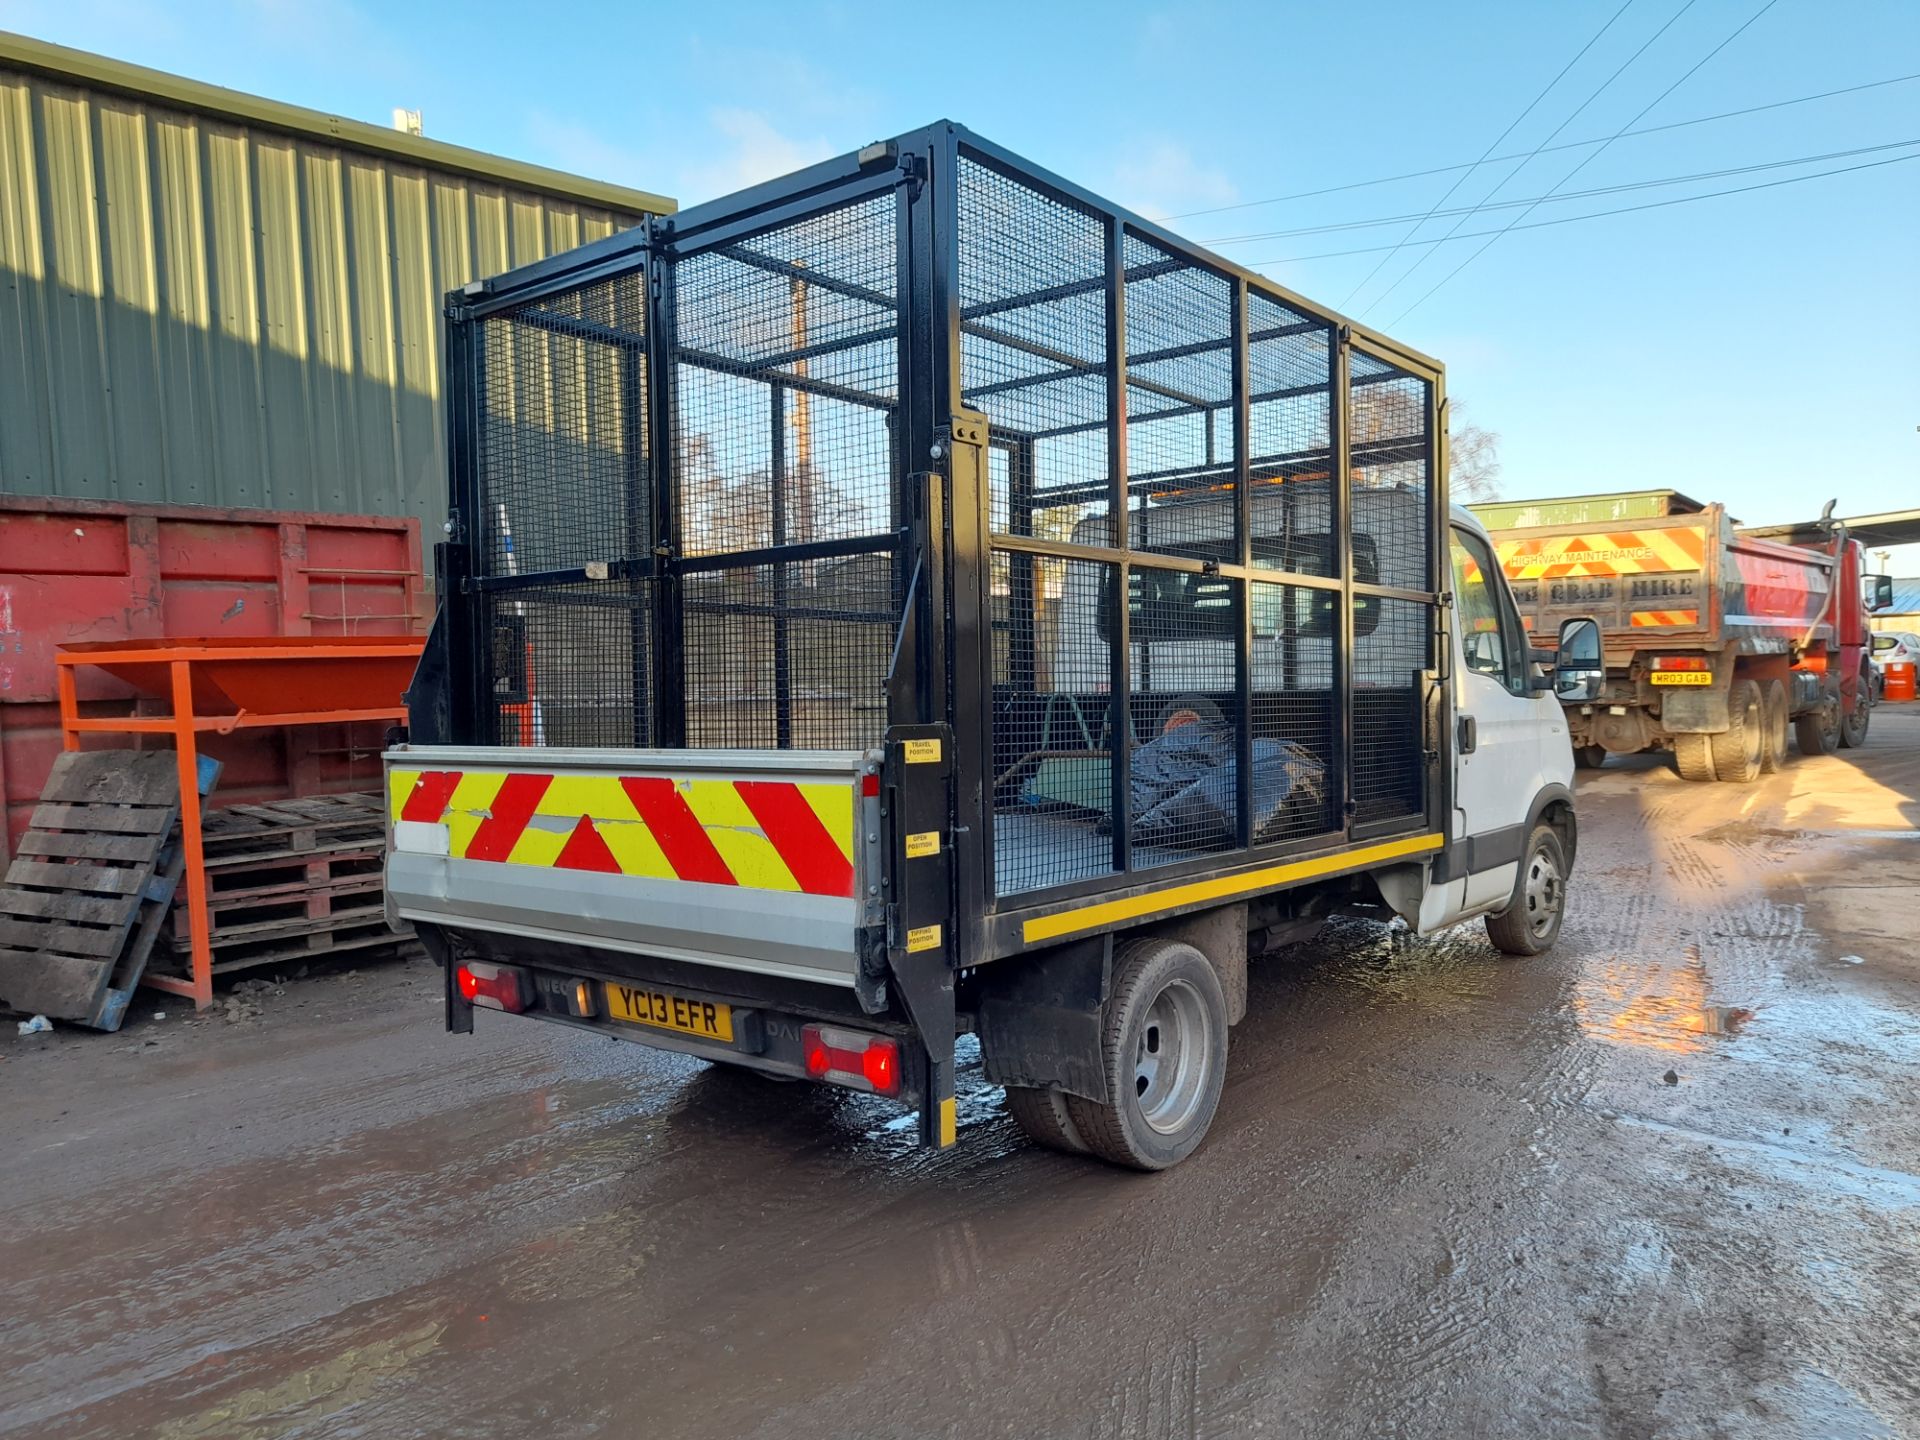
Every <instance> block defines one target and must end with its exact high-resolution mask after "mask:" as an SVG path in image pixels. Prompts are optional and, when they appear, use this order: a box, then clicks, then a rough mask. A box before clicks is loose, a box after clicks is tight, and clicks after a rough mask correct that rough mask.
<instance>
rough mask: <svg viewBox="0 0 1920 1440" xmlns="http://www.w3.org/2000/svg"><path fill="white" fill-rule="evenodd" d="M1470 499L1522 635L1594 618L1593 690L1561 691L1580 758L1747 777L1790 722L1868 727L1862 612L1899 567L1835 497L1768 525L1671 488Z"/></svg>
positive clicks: (1694, 775)
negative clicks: (1887, 564)
mask: <svg viewBox="0 0 1920 1440" xmlns="http://www.w3.org/2000/svg"><path fill="white" fill-rule="evenodd" d="M1475 509H1476V510H1477V511H1478V513H1479V514H1480V516H1481V518H1482V519H1483V520H1484V521H1486V523H1487V525H1488V527H1489V530H1490V531H1491V533H1492V536H1493V540H1494V545H1495V549H1496V553H1497V554H1498V556H1499V560H1500V564H1501V567H1502V569H1504V570H1505V571H1506V575H1507V579H1508V581H1509V582H1510V583H1511V585H1512V587H1513V595H1514V599H1515V600H1516V601H1517V602H1518V603H1519V606H1520V610H1521V613H1522V617H1523V620H1524V623H1525V624H1526V625H1527V628H1528V629H1529V631H1530V632H1531V633H1532V634H1534V635H1536V636H1542V637H1546V636H1552V635H1554V634H1556V633H1557V632H1558V629H1559V626H1560V624H1561V622H1562V621H1563V620H1565V619H1568V618H1570V617H1574V616H1592V617H1594V618H1595V619H1597V620H1598V621H1599V622H1600V630H1601V637H1602V646H1603V650H1604V656H1603V658H1602V660H1601V663H1602V664H1603V665H1604V670H1605V678H1604V681H1603V683H1602V685H1601V690H1600V694H1599V695H1598V696H1597V697H1595V698H1593V699H1591V700H1588V699H1584V698H1581V699H1576V700H1569V701H1568V702H1566V706H1565V708H1566V711H1567V721H1568V726H1569V730H1570V734H1571V739H1572V742H1573V747H1574V756H1575V759H1576V760H1577V762H1578V763H1579V764H1580V765H1581V766H1582V767H1583V768H1589V769H1591V768H1594V767H1597V766H1599V765H1601V764H1602V763H1604V762H1605V760H1606V757H1607V756H1608V755H1610V754H1612V755H1632V754H1636V753H1637V752H1639V751H1642V750H1671V751H1673V754H1674V760H1675V762H1676V764H1677V765H1678V767H1679V770H1680V773H1681V774H1682V775H1683V776H1685V777H1686V778H1687V779H1689V780H1723V781H1731V782H1733V783H1736V784H1745V783H1747V782H1749V781H1752V780H1754V779H1755V778H1757V777H1758V776H1760V775H1761V774H1764V773H1768V772H1771V771H1773V770H1775V769H1777V768H1778V767H1779V766H1780V765H1781V764H1782V763H1783V762H1784V761H1785V758H1786V753H1787V731H1788V729H1789V728H1791V729H1792V730H1793V733H1794V737H1795V739H1796V740H1797V741H1798V742H1799V747H1800V752H1801V753H1802V754H1803V755H1822V754H1827V753H1829V752H1831V751H1832V750H1833V749H1834V748H1835V747H1836V746H1849V747H1851V746H1855V745H1859V744H1861V743H1863V742H1864V741H1865V739H1866V735H1867V722H1868V719H1869V717H1870V715H1871V712H1872V705H1873V685H1872V670H1871V667H1870V660H1869V651H1868V639H1869V637H1868V631H1867V616H1868V613H1869V612H1870V611H1871V610H1873V609H1876V608H1879V607H1881V606H1883V605H1885V604H1886V603H1888V600H1889V598H1890V591H1891V582H1890V581H1888V580H1887V578H1886V577H1885V576H1878V575H1867V574H1866V573H1865V569H1864V559H1865V552H1864V550H1863V549H1862V547H1861V545H1860V543H1859V542H1858V541H1856V540H1853V539H1850V538H1849V537H1848V535H1847V532H1846V527H1845V525H1844V524H1842V523H1840V522H1838V521H1835V520H1833V519H1832V518H1831V515H1832V511H1833V506H1832V504H1829V505H1828V506H1827V508H1826V512H1825V513H1824V514H1823V515H1822V516H1821V518H1820V519H1819V520H1817V521H1812V522H1808V523H1805V524H1798V525H1782V526H1768V527H1740V526H1738V525H1737V524H1736V523H1735V521H1734V520H1733V518H1732V517H1731V516H1729V515H1728V514H1727V512H1726V509H1725V507H1724V506H1721V505H1718V504H1702V503H1700V502H1699V501H1697V500H1693V499H1690V498H1689V497H1687V496H1685V495H1682V494H1679V493H1678V492H1676V491H1672V490H1661V491H1638V492H1631V493H1627V494H1621V495H1592V496H1580V497H1576V498H1574V499H1571V500H1546V501H1519V502H1500V503H1497V504H1489V505H1485V506H1477V507H1475ZM1515 519H1519V520H1545V521H1549V522H1551V523H1545V524H1526V525H1521V526H1515V527H1512V528H1501V525H1502V522H1503V521H1512V520H1515Z"/></svg>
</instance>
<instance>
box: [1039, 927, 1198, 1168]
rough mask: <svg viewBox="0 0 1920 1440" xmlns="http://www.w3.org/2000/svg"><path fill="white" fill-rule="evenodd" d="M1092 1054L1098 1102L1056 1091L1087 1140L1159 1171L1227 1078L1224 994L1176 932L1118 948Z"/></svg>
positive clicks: (1113, 1156) (1112, 1155)
mask: <svg viewBox="0 0 1920 1440" xmlns="http://www.w3.org/2000/svg"><path fill="white" fill-rule="evenodd" d="M1100 1058H1101V1062H1102V1064H1103V1065H1104V1067H1105V1069H1106V1076H1107V1095H1108V1097H1109V1098H1108V1101H1107V1103H1106V1104H1104V1105H1102V1104H1099V1103H1097V1102H1096V1101H1092V1100H1088V1099H1085V1098H1083V1097H1082V1096H1079V1095H1069V1096H1067V1097H1066V1101H1067V1113H1068V1114H1069V1115H1070V1116H1072V1118H1073V1125H1074V1128H1075V1129H1076V1130H1077V1131H1079V1133H1080V1138H1081V1139H1082V1140H1084V1141H1085V1142H1086V1146H1087V1148H1088V1149H1089V1150H1091V1151H1092V1152H1093V1153H1094V1154H1095V1155H1098V1156H1099V1157H1100V1158H1101V1159H1102V1160H1109V1161H1112V1162H1113V1163H1114V1164H1115V1165H1125V1166H1129V1167H1130V1168H1132V1169H1135V1170H1164V1169H1166V1168H1167V1167H1168V1166H1169V1165H1177V1164H1179V1163H1180V1161H1182V1160H1184V1159H1186V1158H1187V1156H1189V1155H1191V1154H1192V1153H1193V1152H1194V1150H1195V1149H1197V1148H1198V1147H1199V1144H1200V1142H1201V1141H1202V1140H1204V1139H1205V1138H1206V1134H1207V1127H1208V1126H1210V1125H1211V1124H1212V1123H1213V1114H1214V1111H1215V1110H1217V1109H1218V1108H1219V1106H1220V1090H1221V1087H1222V1086H1223V1085H1225V1083H1226V1078H1227V1001H1226V996H1225V995H1224V994H1223V993H1222V992H1221V989H1220V977H1219V976H1217V975H1216V974H1215V973H1214V970H1213V966H1212V964H1211V963H1210V962H1209V961H1208V960H1207V957H1206V956H1204V955H1202V954H1201V953H1200V952H1199V951H1198V950H1196V949H1194V948H1193V946H1191V945H1186V944H1182V943H1181V942H1179V941H1176V940H1139V941H1134V942H1132V943H1130V944H1128V945H1126V946H1125V947H1123V949H1122V951H1121V953H1120V954H1119V955H1117V956H1115V959H1114V972H1113V989H1112V991H1111V992H1110V993H1109V994H1108V996H1107V1003H1106V1007H1105V1020H1104V1025H1103V1027H1102V1033H1101V1037H1100Z"/></svg>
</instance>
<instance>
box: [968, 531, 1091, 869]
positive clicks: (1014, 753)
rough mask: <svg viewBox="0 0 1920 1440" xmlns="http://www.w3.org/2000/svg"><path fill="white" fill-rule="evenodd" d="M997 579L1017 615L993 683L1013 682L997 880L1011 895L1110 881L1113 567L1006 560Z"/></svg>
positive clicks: (999, 770)
mask: <svg viewBox="0 0 1920 1440" xmlns="http://www.w3.org/2000/svg"><path fill="white" fill-rule="evenodd" d="M995 569H996V583H1005V584H1007V585H1008V586H1009V587H1010V591H1011V598H1012V601H1013V603H1011V604H1010V606H1009V611H1010V613H1009V616H1008V621H1007V624H1006V625H1005V627H1004V628H1001V627H996V628H995V630H994V636H993V650H994V653H993V665H992V669H993V673H994V675H995V676H996V677H998V676H1000V675H1003V674H1004V675H1008V676H1010V677H1012V678H1011V682H1010V683H996V685H995V688H994V725H993V776H994V785H993V792H992V805H993V855H994V879H995V889H996V892H997V893H998V894H1001V895H1013V894H1018V893H1021V892H1025V891H1030V890H1041V889H1045V888H1047V887H1049V886H1054V885H1065V884H1068V883H1070V882H1072V881H1075V880H1085V879H1088V878H1089V877H1092V876H1097V875H1108V874H1111V873H1112V872H1113V836H1112V833H1111V830H1110V827H1109V820H1108V801H1109V796H1110V795H1111V793H1112V788H1111V785H1110V783H1109V782H1110V779H1111V774H1112V771H1111V766H1112V759H1111V755H1112V752H1111V749H1110V744H1111V741H1110V737H1109V733H1108V732H1109V720H1110V717H1111V715H1112V706H1111V702H1110V700H1109V695H1110V694H1111V678H1110V677H1111V672H1112V651H1111V647H1110V646H1109V644H1108V642H1107V640H1106V639H1105V638H1104V637H1103V636H1102V634H1101V623H1100V622H1101V616H1102V613H1103V610H1104V609H1105V608H1106V606H1105V605H1103V603H1102V598H1103V597H1106V600H1107V603H1108V604H1110V603H1111V596H1112V593H1113V592H1112V586H1113V576H1114V567H1113V566H1111V565H1106V564H1098V563H1093V562H1089V561H1080V560H1075V561H1067V560H1061V559H1055V558H1051V557H1047V556H1033V555H1024V554H1008V553H1006V552H1001V554H999V555H997V556H996V557H995ZM1000 576H1004V577H1005V579H1004V581H1002V580H1001V579H1000V578H999V577H1000Z"/></svg>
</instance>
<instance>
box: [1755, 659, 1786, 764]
mask: <svg viewBox="0 0 1920 1440" xmlns="http://www.w3.org/2000/svg"><path fill="white" fill-rule="evenodd" d="M1760 690H1761V695H1762V699H1761V702H1760V708H1761V713H1762V714H1763V715H1764V716H1765V717H1766V737H1767V739H1766V743H1765V744H1764V745H1763V746H1761V748H1760V768H1761V770H1762V771H1764V772H1765V773H1766V774H1768V775H1772V774H1775V773H1776V772H1778V771H1779V770H1780V768H1781V767H1782V766H1783V765H1785V764H1786V763H1787V687H1786V686H1785V685H1784V684H1782V683H1781V682H1780V681H1778V680H1767V681H1763V682H1762V684H1761V687H1760Z"/></svg>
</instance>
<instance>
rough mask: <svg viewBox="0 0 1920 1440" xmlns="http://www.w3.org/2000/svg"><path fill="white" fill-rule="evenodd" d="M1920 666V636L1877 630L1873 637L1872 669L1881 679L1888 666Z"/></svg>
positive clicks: (1904, 631) (1908, 632)
mask: <svg viewBox="0 0 1920 1440" xmlns="http://www.w3.org/2000/svg"><path fill="white" fill-rule="evenodd" d="M1901 664H1908V665H1916V664H1920V635H1916V634H1914V633H1913V632H1912V631H1911V630H1877V631H1875V632H1874V636H1873V668H1874V669H1875V670H1877V671H1878V672H1879V673H1880V675H1881V676H1882V678H1884V677H1885V676H1886V673H1887V666H1889V665H1901Z"/></svg>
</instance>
